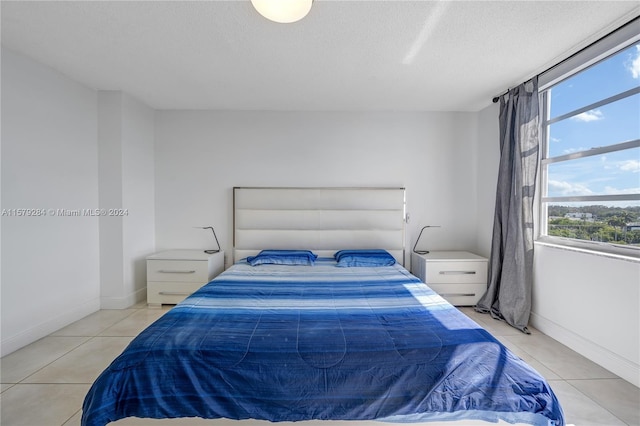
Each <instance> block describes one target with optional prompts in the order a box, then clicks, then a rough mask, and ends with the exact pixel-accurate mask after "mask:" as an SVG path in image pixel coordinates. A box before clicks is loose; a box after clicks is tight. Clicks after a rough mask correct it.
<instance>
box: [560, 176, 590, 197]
mask: <svg viewBox="0 0 640 426" xmlns="http://www.w3.org/2000/svg"><path fill="white" fill-rule="evenodd" d="M549 192H550V193H551V192H553V193H554V194H555V193H559V194H558V195H560V196H564V197H569V196H572V195H593V194H594V192H593V191H592V190H590V189H589V188H588V187H586V186H585V185H583V184H580V183H571V182H567V181H562V182H561V181H557V180H550V181H549Z"/></svg>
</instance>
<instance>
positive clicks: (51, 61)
mask: <svg viewBox="0 0 640 426" xmlns="http://www.w3.org/2000/svg"><path fill="white" fill-rule="evenodd" d="M1 7H2V9H1V13H2V44H3V45H4V46H5V47H7V48H9V49H11V50H14V51H16V52H20V53H23V54H24V55H27V56H29V57H32V58H34V59H35V60H37V61H39V62H41V63H44V64H46V65H48V66H50V67H52V68H54V69H56V70H59V71H60V72H62V73H64V74H66V75H68V76H70V77H71V78H72V79H74V80H76V81H78V82H81V83H83V84H85V85H87V86H89V87H92V88H94V89H99V90H122V91H125V92H127V93H129V94H131V95H133V96H134V97H136V98H138V99H140V100H141V101H143V102H145V103H146V104H148V105H149V106H151V107H154V108H156V109H230V110H385V111H389V110H397V111H410V110H423V111H424V110H426V111H477V110H479V109H482V108H484V107H485V106H487V105H489V104H490V103H491V98H492V97H493V96H494V95H497V94H500V93H502V92H504V91H505V90H506V89H507V88H508V87H510V86H513V85H516V84H518V83H520V82H522V81H524V80H526V79H528V78H530V77H532V76H533V75H535V74H537V73H540V72H541V71H543V70H544V69H546V68H547V67H549V66H551V65H553V64H555V63H556V62H558V61H560V60H561V59H564V58H565V57H567V56H568V55H570V54H571V53H574V52H575V51H577V50H578V49H580V48H582V47H584V46H586V44H588V43H590V42H593V41H595V40H596V39H598V38H599V37H601V36H603V35H605V34H606V33H607V32H609V31H611V30H613V29H614V28H615V27H617V26H619V25H621V24H623V23H625V22H627V21H629V20H630V19H632V18H633V17H635V16H638V15H640V6H639V3H638V2H637V1H621V2H616V1H402V0H401V1H365V0H360V1H343V0H333V1H332V0H315V2H314V5H313V8H312V9H311V12H310V13H309V15H308V16H307V17H306V18H305V19H303V20H302V21H299V22H297V23H294V24H276V23H273V22H271V21H268V20H266V19H264V18H262V17H261V16H259V15H258V14H257V13H256V12H255V11H254V10H253V8H252V6H251V4H250V2H249V0H231V1H132V2H130V1H64V2H63V1H44V2H35V1H6V0H3V1H2V5H1Z"/></svg>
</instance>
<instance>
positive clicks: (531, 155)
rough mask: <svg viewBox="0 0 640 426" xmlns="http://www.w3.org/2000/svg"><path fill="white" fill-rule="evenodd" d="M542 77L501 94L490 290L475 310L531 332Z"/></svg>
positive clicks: (490, 261)
mask: <svg viewBox="0 0 640 426" xmlns="http://www.w3.org/2000/svg"><path fill="white" fill-rule="evenodd" d="M538 115H539V112H538V79H537V77H535V78H534V79H532V80H531V81H528V82H526V83H523V84H521V85H520V86H518V87H516V88H514V89H511V90H510V91H509V92H508V93H507V94H505V95H503V96H501V97H500V117H499V124H500V170H499V172H498V187H497V191H496V211H495V216H494V222H493V240H492V243H491V257H490V259H489V274H488V288H487V292H486V293H485V294H484V295H483V296H482V297H481V298H480V300H479V301H478V304H477V305H476V311H478V312H483V313H490V314H491V316H493V317H494V318H496V319H501V320H504V321H506V322H507V323H509V324H510V325H512V326H513V327H515V328H517V329H519V330H521V331H522V332H524V333H527V334H528V333H529V330H528V329H527V325H528V324H529V315H530V313H531V287H532V285H533V276H532V275H533V197H534V193H535V187H536V175H537V170H538V145H539V143H538V141H539V134H538V131H539V119H538Z"/></svg>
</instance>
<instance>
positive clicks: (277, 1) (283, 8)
mask: <svg viewBox="0 0 640 426" xmlns="http://www.w3.org/2000/svg"><path fill="white" fill-rule="evenodd" d="M251 4H252V5H253V7H254V8H255V9H256V10H257V11H258V13H259V14H260V15H262V16H264V17H265V18H267V19H269V20H271V21H273V22H278V23H281V24H289V23H291V22H296V21H299V20H301V19H302V18H304V17H305V16H307V14H308V13H309V11H310V10H311V5H312V4H313V0H251Z"/></svg>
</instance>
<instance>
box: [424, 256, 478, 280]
mask: <svg viewBox="0 0 640 426" xmlns="http://www.w3.org/2000/svg"><path fill="white" fill-rule="evenodd" d="M425 268H426V276H425V280H426V283H427V284H428V285H431V284H434V283H486V282H487V262H484V261H483V262H469V261H451V262H427V263H426V265H425Z"/></svg>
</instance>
